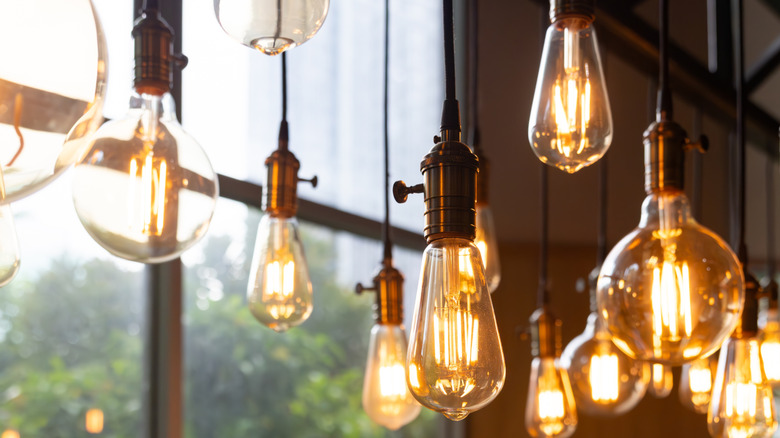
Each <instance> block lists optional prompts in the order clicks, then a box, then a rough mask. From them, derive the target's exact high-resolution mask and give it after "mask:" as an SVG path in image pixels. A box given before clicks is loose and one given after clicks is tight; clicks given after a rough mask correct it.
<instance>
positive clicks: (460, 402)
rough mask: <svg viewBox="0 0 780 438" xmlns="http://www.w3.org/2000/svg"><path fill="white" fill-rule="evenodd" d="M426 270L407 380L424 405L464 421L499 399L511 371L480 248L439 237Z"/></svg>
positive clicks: (428, 253) (427, 252) (431, 247)
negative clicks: (506, 359)
mask: <svg viewBox="0 0 780 438" xmlns="http://www.w3.org/2000/svg"><path fill="white" fill-rule="evenodd" d="M421 272H422V274H421V277H420V287H419V289H418V293H417V305H416V307H415V310H414V320H413V323H412V332H411V333H412V338H411V341H410V342H411V343H410V345H409V352H408V355H407V361H406V366H407V376H406V378H407V383H408V385H409V390H410V391H411V392H412V395H414V397H415V398H416V399H417V401H419V402H420V403H421V404H422V405H423V406H426V407H428V408H430V409H433V410H435V411H439V412H441V413H443V414H444V415H445V416H446V417H447V418H449V419H451V420H462V419H464V418H466V416H467V415H468V414H469V413H471V412H474V411H476V410H478V409H480V408H482V407H483V406H485V405H487V404H488V403H490V402H491V401H492V400H493V399H494V398H496V396H497V395H498V393H499V392H500V391H501V388H502V387H503V386H504V378H505V374H506V368H505V365H504V353H503V350H502V349H501V339H500V338H499V336H498V327H497V325H496V318H495V315H494V314H493V304H492V303H491V301H490V292H489V291H488V288H487V284H486V283H485V273H484V268H483V267H482V262H481V257H480V255H479V250H478V249H477V247H476V246H475V245H474V244H473V243H472V242H471V241H469V240H468V239H464V238H443V239H437V240H434V241H433V242H431V243H430V244H429V245H428V247H427V248H426V249H425V253H424V254H423V267H422V271H421Z"/></svg>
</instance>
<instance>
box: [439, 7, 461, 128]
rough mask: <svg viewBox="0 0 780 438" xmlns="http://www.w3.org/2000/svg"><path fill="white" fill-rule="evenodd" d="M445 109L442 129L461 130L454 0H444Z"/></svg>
mask: <svg viewBox="0 0 780 438" xmlns="http://www.w3.org/2000/svg"><path fill="white" fill-rule="evenodd" d="M443 16H444V79H445V91H444V110H443V111H442V115H441V129H442V131H444V130H455V131H460V111H459V110H458V100H457V98H456V97H455V33H454V32H455V31H454V28H455V25H454V23H453V20H454V16H453V8H452V0H444V7H443Z"/></svg>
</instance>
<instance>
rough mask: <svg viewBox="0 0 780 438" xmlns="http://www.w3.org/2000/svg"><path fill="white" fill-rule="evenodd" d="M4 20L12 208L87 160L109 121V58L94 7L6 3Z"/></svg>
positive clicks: (3, 129) (3, 119)
mask: <svg viewBox="0 0 780 438" xmlns="http://www.w3.org/2000/svg"><path fill="white" fill-rule="evenodd" d="M0 17H5V18H6V19H5V20H3V24H2V26H0V41H4V42H5V43H4V44H0V59H2V60H3V62H2V63H0V145H2V147H0V167H2V174H3V179H4V186H5V194H6V198H5V199H6V200H7V201H9V202H10V201H15V200H18V199H20V198H22V197H24V196H27V195H29V194H30V193H32V192H34V191H36V190H38V189H40V188H41V187H43V186H45V185H46V184H48V183H49V182H51V181H52V180H54V178H56V177H57V176H59V175H60V174H61V173H62V172H63V171H65V170H66V169H68V168H69V167H70V166H71V165H73V164H75V163H76V162H78V161H79V160H81V158H82V157H83V156H84V153H85V152H86V151H87V148H88V138H89V136H90V135H91V134H92V133H94V132H95V130H97V128H98V127H99V126H100V124H101V123H102V122H103V114H102V110H103V99H104V97H105V93H106V59H107V56H106V49H105V38H104V36H103V30H102V29H101V27H100V22H99V20H98V17H97V13H96V12H95V10H94V8H93V6H92V3H91V2H90V0H25V1H7V2H1V3H0ZM53 45H56V47H57V49H56V50H52V46H53Z"/></svg>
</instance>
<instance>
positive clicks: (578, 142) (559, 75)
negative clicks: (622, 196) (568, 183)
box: [528, 0, 612, 173]
mask: <svg viewBox="0 0 780 438" xmlns="http://www.w3.org/2000/svg"><path fill="white" fill-rule="evenodd" d="M594 19H595V0H550V21H551V22H552V24H551V25H550V27H549V28H548V29H547V35H546V36H545V39H544V49H543V51H542V61H541V63H540V66H539V76H538V77H537V79H536V91H534V100H533V104H532V106H531V116H530V119H529V121H528V141H529V142H530V144H531V149H532V150H533V151H534V153H535V154H536V156H537V157H539V159H540V160H541V161H542V162H543V163H545V164H548V165H550V166H554V167H556V168H558V169H561V170H563V171H564V172H568V173H574V172H576V171H578V170H580V169H582V168H583V167H585V166H589V165H591V164H593V163H595V162H596V161H598V159H599V158H601V157H602V156H603V155H604V154H605V153H606V152H607V149H609V145H610V144H611V143H612V111H611V110H610V107H609V97H607V85H606V82H605V81H604V74H603V72H602V67H601V58H600V56H599V49H598V43H597V41H596V30H595V29H594V28H593V20H594Z"/></svg>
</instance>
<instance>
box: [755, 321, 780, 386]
mask: <svg viewBox="0 0 780 438" xmlns="http://www.w3.org/2000/svg"><path fill="white" fill-rule="evenodd" d="M759 321H760V322H759V326H763V327H761V332H760V334H759V342H760V343H761V359H762V361H763V363H764V373H765V374H766V380H767V382H769V384H770V385H772V386H775V387H777V386H778V385H780V321H778V315H777V309H767V310H766V311H764V312H762V317H761V318H760V319H759ZM761 322H763V324H761Z"/></svg>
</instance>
